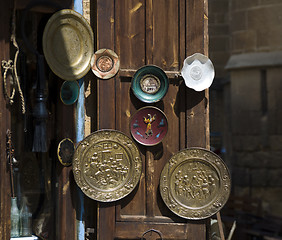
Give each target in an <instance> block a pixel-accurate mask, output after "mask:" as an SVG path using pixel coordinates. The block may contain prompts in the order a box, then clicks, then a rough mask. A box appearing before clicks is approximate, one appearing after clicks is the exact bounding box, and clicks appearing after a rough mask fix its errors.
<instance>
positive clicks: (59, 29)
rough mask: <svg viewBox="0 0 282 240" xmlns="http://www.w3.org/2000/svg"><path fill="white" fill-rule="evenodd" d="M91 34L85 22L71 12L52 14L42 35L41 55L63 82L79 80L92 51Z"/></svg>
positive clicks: (88, 67) (88, 66)
mask: <svg viewBox="0 0 282 240" xmlns="http://www.w3.org/2000/svg"><path fill="white" fill-rule="evenodd" d="M93 42H94V37H93V31H92V28H91V26H90V25H89V23H88V22H87V20H86V19H85V18H84V17H83V16H82V15H81V14H79V13H77V12H76V11H74V10H71V9H63V10H61V11H58V12H56V13H54V14H53V15H52V16H51V18H50V19H49V20H48V22H47V24H46V26H45V28H44V32H43V40H42V44H43V52H44V56H45V58H46V61H47V63H48V65H49V67H50V68H51V70H52V71H53V72H54V73H55V74H56V75H57V76H59V77H60V78H62V79H64V80H77V79H80V78H82V77H83V76H84V75H86V73H87V72H88V71H89V69H90V61H91V57H92V55H93V52H94V45H93Z"/></svg>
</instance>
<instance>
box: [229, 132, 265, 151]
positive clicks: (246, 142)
mask: <svg viewBox="0 0 282 240" xmlns="http://www.w3.org/2000/svg"><path fill="white" fill-rule="evenodd" d="M232 145H233V150H234V151H237V152H242V151H246V152H254V151H258V150H259V149H260V137H259V136H252V135H243V136H242V135H240V136H236V135H235V136H234V135H233V136H232Z"/></svg>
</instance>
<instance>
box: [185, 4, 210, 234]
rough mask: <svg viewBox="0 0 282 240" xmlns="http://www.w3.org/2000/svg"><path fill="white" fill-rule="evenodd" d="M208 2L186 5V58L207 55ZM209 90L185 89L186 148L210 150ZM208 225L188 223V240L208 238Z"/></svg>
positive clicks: (203, 222)
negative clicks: (201, 54) (198, 54)
mask: <svg viewBox="0 0 282 240" xmlns="http://www.w3.org/2000/svg"><path fill="white" fill-rule="evenodd" d="M206 5H207V1H204V0H203V1H197V0H187V2H186V14H187V18H186V29H187V30H186V45H187V47H186V56H189V55H192V54H193V53H196V52H199V53H203V54H204V53H205V54H207V52H206V51H207V47H206V46H205V45H206V44H207V41H206V37H205V34H207V28H206V22H205V20H204V19H205V14H206V12H205V10H206V7H207V6H206ZM208 110H209V109H208V91H207V90H206V91H201V92H196V91H194V90H192V89H189V88H186V133H185V134H186V147H196V146H197V147H203V148H206V147H209V146H208V144H209V125H208V122H209V118H208V114H209V112H208ZM205 223H206V222H205V221H202V222H197V223H191V224H188V229H189V232H190V233H191V235H189V238H188V239H194V238H195V236H197V239H206V224H205Z"/></svg>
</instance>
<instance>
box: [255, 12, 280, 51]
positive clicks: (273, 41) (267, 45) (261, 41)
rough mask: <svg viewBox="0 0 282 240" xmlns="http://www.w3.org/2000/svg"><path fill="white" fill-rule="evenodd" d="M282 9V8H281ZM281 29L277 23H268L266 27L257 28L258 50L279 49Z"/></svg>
mask: <svg viewBox="0 0 282 240" xmlns="http://www.w3.org/2000/svg"><path fill="white" fill-rule="evenodd" d="M281 11H282V9H281ZM281 38H282V29H281V27H280V26H279V25H275V26H273V25H270V26H268V27H267V28H264V27H262V28H259V29H257V49H258V51H266V50H267V51H274V50H281V49H282V46H281Z"/></svg>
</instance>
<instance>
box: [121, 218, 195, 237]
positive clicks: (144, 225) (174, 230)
mask: <svg viewBox="0 0 282 240" xmlns="http://www.w3.org/2000/svg"><path fill="white" fill-rule="evenodd" d="M116 229H117V235H116V237H117V239H141V237H142V235H143V233H144V232H146V231H148V230H150V229H155V230H157V231H159V232H161V234H162V236H163V239H167V240H173V239H175V240H185V239H188V236H189V235H190V233H189V232H188V231H187V230H188V229H187V224H183V223H170V224H167V223H155V222H130V223H127V222H117V223H116ZM150 236H152V238H149V237H150ZM145 237H146V239H147V238H149V239H159V238H160V236H159V235H158V234H156V233H153V232H152V235H151V233H148V234H147V235H146V236H145ZM193 239H198V238H197V235H194V238H193Z"/></svg>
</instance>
